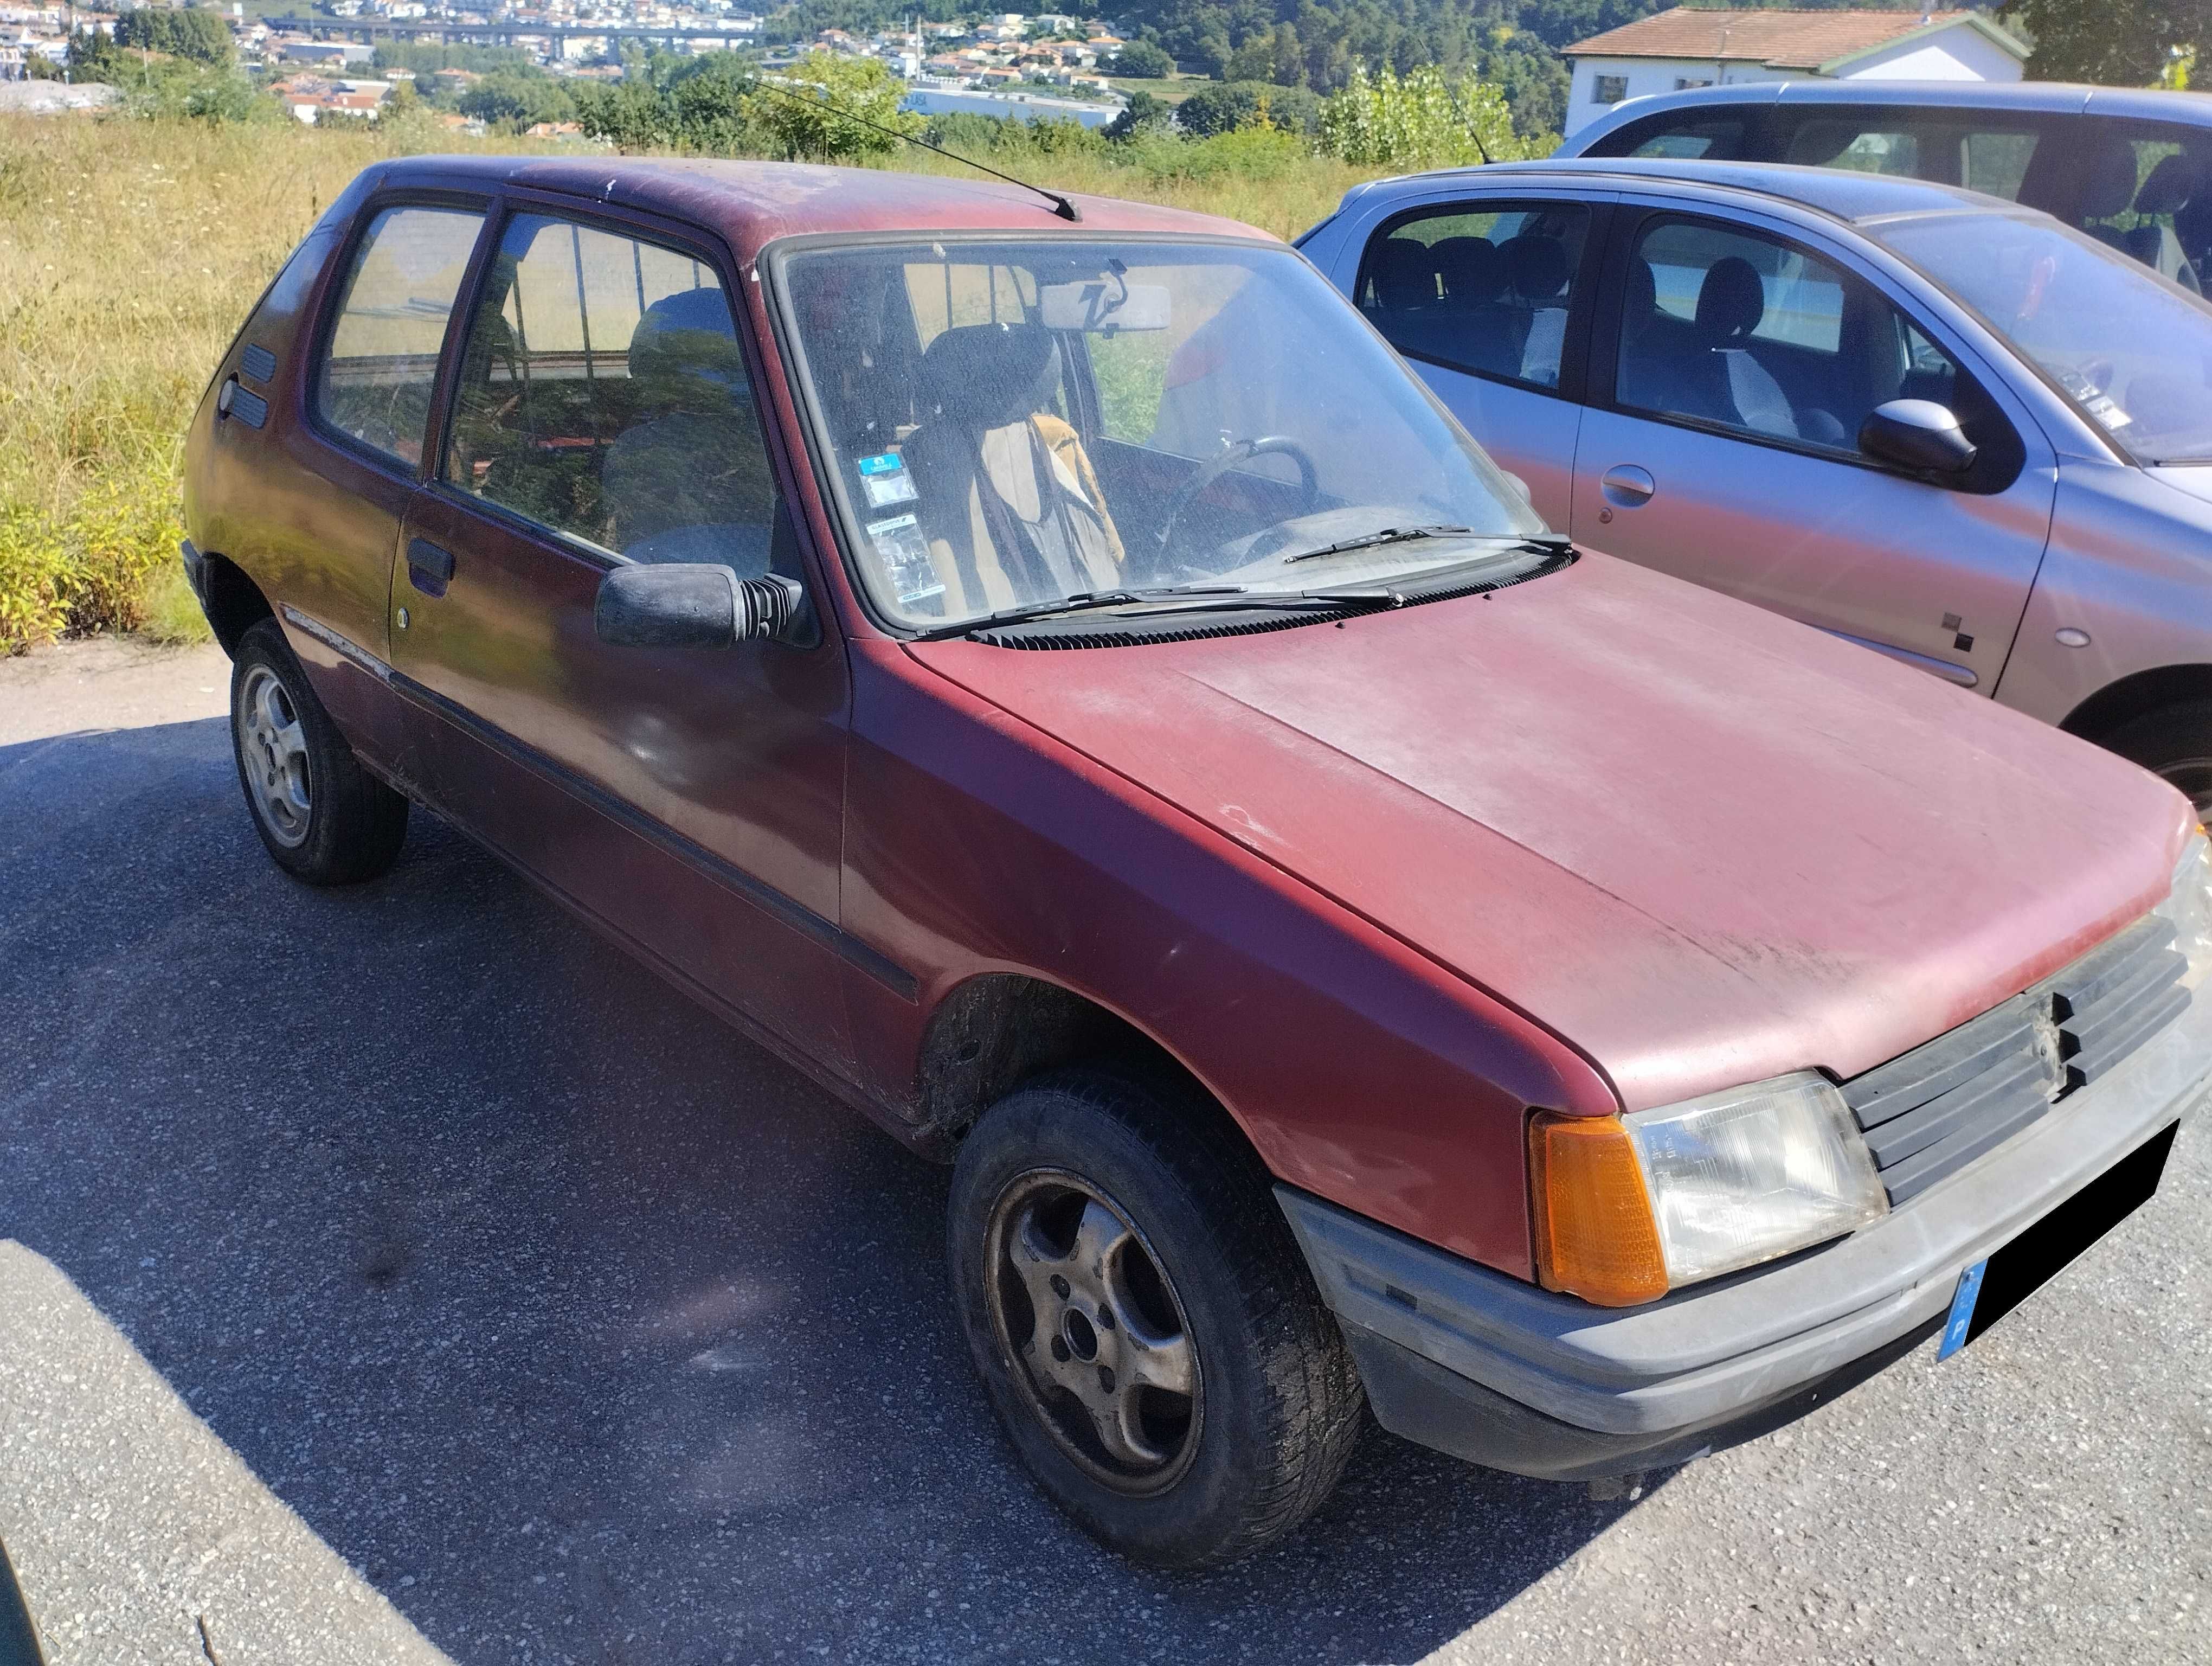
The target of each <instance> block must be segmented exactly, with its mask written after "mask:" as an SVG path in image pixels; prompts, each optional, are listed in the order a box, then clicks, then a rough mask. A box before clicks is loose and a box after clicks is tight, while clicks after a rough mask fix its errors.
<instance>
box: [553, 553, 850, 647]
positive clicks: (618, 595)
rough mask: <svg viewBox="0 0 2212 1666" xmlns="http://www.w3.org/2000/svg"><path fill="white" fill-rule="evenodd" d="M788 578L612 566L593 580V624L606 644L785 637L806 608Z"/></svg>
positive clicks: (725, 642) (703, 565) (694, 567)
mask: <svg viewBox="0 0 2212 1666" xmlns="http://www.w3.org/2000/svg"><path fill="white" fill-rule="evenodd" d="M805 600H806V592H805V589H804V588H802V587H801V586H800V585H799V581H798V580H796V579H793V578H787V577H786V576H784V575H782V574H781V573H763V575H760V576H759V577H758V578H750V579H741V578H739V577H738V575H736V574H735V573H733V572H732V571H731V570H730V569H728V568H726V567H723V566H720V565H716V564H712V563H709V562H669V563H666V564H664V565H654V566H643V567H617V568H616V569H614V570H613V571H612V572H611V573H609V574H608V575H606V577H605V578H604V579H602V580H600V581H599V598H598V599H597V601H596V602H595V603H594V604H593V605H592V626H593V627H594V629H597V631H598V632H599V640H600V641H603V642H605V644H606V645H607V646H608V647H610V648H728V647H730V646H732V644H734V643H737V642H744V641H753V640H755V639H757V638H763V637H765V638H776V639H781V638H787V637H788V636H790V635H791V634H792V629H793V624H794V623H795V622H797V621H798V620H799V618H800V617H802V615H803V613H804V612H805Z"/></svg>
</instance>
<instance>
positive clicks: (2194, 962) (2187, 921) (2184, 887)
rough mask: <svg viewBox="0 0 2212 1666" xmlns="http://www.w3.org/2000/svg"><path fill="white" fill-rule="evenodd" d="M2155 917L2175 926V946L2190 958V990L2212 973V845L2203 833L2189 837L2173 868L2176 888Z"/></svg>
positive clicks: (2200, 831)
mask: <svg viewBox="0 0 2212 1666" xmlns="http://www.w3.org/2000/svg"><path fill="white" fill-rule="evenodd" d="M2151 912H2152V913H2154V914H2155V915H2158V917H2159V918H2160V919H2161V920H2166V921H2171V922H2172V926H2173V946H2174V947H2175V948H2177V949H2179V950H2180V951H2181V952H2182V953H2183V954H2185V955H2186V956H2187V957H2188V958H2189V971H2188V974H2187V976H2185V977H2184V978H2183V980H2182V982H2185V983H2186V984H2188V986H2189V987H2190V988H2192V989H2193V988H2196V987H2197V984H2198V983H2199V982H2202V981H2203V977H2204V974H2205V973H2206V972H2207V971H2212V842H2207V841H2206V839H2205V837H2204V834H2203V830H2202V829H2199V830H2197V831H2196V832H2194V833H2192V834H2191V835H2190V836H2189V842H2188V843H2186V844H2185V845H2184V846H2182V847H2181V860H2179V861H2178V862H2176V863H2175V864H2174V865H2173V885H2172V889H2171V890H2170V891H2167V892H2166V901H2164V902H2163V903H2160V904H2159V905H2158V906H2157V907H2156V908H2155V909H2152V910H2151Z"/></svg>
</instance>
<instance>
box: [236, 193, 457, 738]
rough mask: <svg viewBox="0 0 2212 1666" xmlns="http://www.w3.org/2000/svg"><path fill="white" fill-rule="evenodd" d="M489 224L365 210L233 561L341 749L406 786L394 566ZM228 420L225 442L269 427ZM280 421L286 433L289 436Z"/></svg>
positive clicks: (453, 208)
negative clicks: (298, 409) (463, 298)
mask: <svg viewBox="0 0 2212 1666" xmlns="http://www.w3.org/2000/svg"><path fill="white" fill-rule="evenodd" d="M484 217H485V204H483V202H481V201H478V202H475V203H469V202H466V201H464V200H459V199H452V200H448V199H442V198H441V199H432V200H421V201H410V200H385V201H379V202H373V203H371V204H368V207H366V208H365V209H364V210H362V215H361V216H360V218H359V220H358V222H356V224H357V226H358V230H357V231H356V234H355V235H354V236H353V238H352V239H351V240H350V242H349V245H348V246H346V247H345V248H344V249H343V250H342V251H341V252H339V254H338V257H337V261H336V263H335V264H336V267H337V270H336V272H335V274H334V276H333V277H332V278H331V281H330V284H329V292H330V297H331V299H330V301H329V305H328V307H327V310H326V313H325V317H324V320H323V325H322V328H321V330H320V331H319V333H316V334H314V335H313V339H312V342H311V344H310V346H309V350H308V352H307V355H306V356H305V363H304V365H303V367H302V368H301V373H300V374H299V379H298V380H299V385H300V386H301V388H302V392H301V400H302V404H303V405H304V407H305V412H306V417H307V421H306V422H305V423H302V424H301V425H300V426H299V427H298V428H296V429H294V430H293V432H292V433H291V434H290V435H289V444H287V445H285V446H283V447H282V449H281V450H277V451H275V452H273V453H271V454H270V457H269V461H268V465H267V466H266V467H264V468H263V469H261V470H260V471H259V472H258V489H259V491H260V493H261V495H262V496H263V500H264V503H263V508H264V512H263V513H260V514H256V515H255V516H254V517H252V520H251V522H250V524H251V526H252V527H253V529H254V532H255V533H256V535H257V536H258V537H259V538H262V539H264V540H265V541H266V542H265V546H264V547H262V548H258V549H252V550H240V551H237V552H235V553H236V554H237V555H238V556H240V559H241V560H243V561H244V562H246V565H247V567H248V569H249V570H250V571H252V572H255V573H256V574H258V575H259V577H260V580H261V581H262V583H263V584H264V586H265V587H267V589H268V590H269V592H270V594H271V595H273V596H275V597H276V599H278V601H279V602H280V604H281V605H282V607H283V619H284V623H285V626H286V628H287V630H288V632H289V635H290V638H291V641H292V643H293V646H294V648H295V650H296V651H297V652H298V653H299V654H300V658H301V663H302V664H303V665H305V666H307V671H308V674H309V676H310V678H312V679H313V682H314V684H315V689H316V692H317V693H318V694H319V696H321V698H322V700H323V702H324V704H325V705H326V706H327V707H328V708H330V709H331V712H332V713H334V714H336V715H337V719H338V721H339V722H340V724H341V725H342V726H343V727H344V729H345V732H346V734H347V736H348V738H349V739H350V740H351V741H352V743H353V744H354V745H356V747H357V748H359V749H360V750H361V751H362V752H363V753H365V754H366V755H367V756H368V757H369V758H370V760H371V761H372V762H373V763H375V764H377V765H379V766H380V767H381V768H382V769H385V770H386V772H387V773H390V774H392V775H396V776H398V777H400V778H402V779H406V778H409V777H410V776H411V775H412V774H413V773H414V771H415V768H416V765H415V761H414V760H413V759H411V758H410V757H408V755H407V752H406V746H405V740H404V721H403V718H402V714H401V712H400V709H399V708H398V704H397V702H394V701H392V698H391V695H390V690H389V689H388V688H387V687H386V684H385V681H384V679H383V678H382V677H381V676H380V669H381V667H382V666H383V664H384V662H385V660H386V654H387V653H388V643H387V635H388V631H387V623H386V615H387V611H388V609H389V607H390V604H391V589H392V554H393V552H394V551H395V550H397V549H398V547H399V528H400V524H401V522H402V520H403V519H404V516H405V514H406V512H407V505H408V504H409V503H410V502H411V501H412V500H413V498H414V496H415V493H416V485H417V482H418V480H419V478H420V476H421V471H422V455H423V452H422V447H423V445H424V443H425V440H426V437H427V435H428V428H429V423H430V416H431V407H432V404H433V394H434V390H435V386H436V382H437V376H438V367H439V363H440V362H441V356H442V354H443V352H444V350H445V346H446V340H447V325H448V323H449V321H450V319H451V315H452V313H453V305H454V301H455V298H456V296H457V295H459V291H460V288H461V284H462V282H463V280H464V278H465V276H466V274H467V271H468V268H469V264H470V260H471V256H472V255H473V253H474V252H475V249H476V246H477V240H478V237H479V235H480V234H481V233H482V231H483V224H484ZM288 278H289V273H288ZM280 288H281V284H280ZM271 298H272V300H276V299H281V297H278V296H276V295H274V294H273V293H272V297H271ZM264 310H265V309H264ZM308 333H309V332H307V331H302V335H303V336H305V335H307V334H308ZM233 410H234V413H236V414H234V416H233V417H231V418H229V419H228V422H226V423H223V424H219V425H218V426H219V429H221V428H227V427H229V426H231V425H232V424H234V423H239V422H251V421H253V420H254V418H255V417H256V416H257V415H258V416H262V417H264V418H265V415H266V413H265V412H261V411H257V410H256V409H255V407H254V406H239V405H234V407H233ZM277 415H278V419H279V427H280V429H282V428H283V427H286V426H289V423H287V422H286V421H285V414H284V413H283V412H279V413H277Z"/></svg>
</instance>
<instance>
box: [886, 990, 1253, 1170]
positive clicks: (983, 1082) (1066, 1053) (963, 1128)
mask: <svg viewBox="0 0 2212 1666" xmlns="http://www.w3.org/2000/svg"><path fill="white" fill-rule="evenodd" d="M1081 1064H1099V1065H1105V1066H1110V1067H1115V1068H1119V1069H1121V1070H1125V1071H1128V1072H1131V1073H1136V1074H1138V1075H1140V1076H1142V1077H1143V1078H1144V1079H1147V1080H1149V1081H1152V1082H1155V1083H1158V1084H1160V1085H1164V1086H1169V1087H1170V1088H1172V1089H1173V1090H1175V1091H1177V1093H1178V1097H1188V1100H1189V1102H1190V1103H1191V1104H1194V1105H1203V1106H1207V1107H1211V1108H1212V1110H1213V1111H1214V1112H1215V1113H1216V1114H1217V1115H1218V1118H1219V1121H1220V1122H1221V1124H1222V1125H1223V1126H1224V1127H1225V1128H1229V1129H1231V1130H1232V1131H1233V1132H1234V1133H1235V1135H1236V1137H1237V1140H1238V1141H1239V1142H1240V1143H1241V1144H1243V1146H1245V1148H1246V1149H1247V1150H1249V1151H1252V1152H1253V1154H1254V1156H1255V1159H1256V1158H1258V1152H1257V1149H1256V1147H1255V1146H1254V1145H1253V1142H1252V1140H1251V1137H1250V1136H1249V1134H1246V1133H1245V1131H1244V1129H1243V1125H1242V1124H1241V1123H1240V1122H1238V1121H1237V1117H1236V1116H1235V1115H1234V1114H1233V1113H1232V1112H1231V1110H1229V1108H1228V1107H1227V1106H1226V1105H1225V1104H1222V1102H1221V1100H1220V1098H1219V1097H1218V1095H1216V1094H1215V1093H1214V1091H1212V1089H1211V1088H1209V1087H1207V1086H1206V1084H1205V1082H1204V1081H1202V1080H1201V1079H1200V1078H1199V1077H1198V1075H1197V1074H1196V1073H1195V1072H1194V1071H1193V1070H1192V1069H1191V1068H1190V1067H1188V1065H1186V1064H1185V1063H1183V1061H1182V1060H1181V1059H1180V1058H1178V1057H1177V1056H1176V1055H1175V1054H1174V1053H1173V1052H1171V1051H1170V1050H1169V1049H1168V1048H1167V1047H1166V1046H1165V1045H1164V1044H1163V1043H1160V1042H1159V1041H1158V1040H1157V1039H1155V1038H1154V1037H1152V1036H1151V1035H1150V1034H1148V1033H1147V1032H1146V1031H1145V1030H1143V1029H1142V1028H1141V1027H1139V1025H1136V1024H1133V1023H1132V1022H1131V1021H1130V1020H1129V1019H1128V1018H1125V1017H1124V1016H1123V1015H1122V1014H1121V1013H1119V1012H1115V1011H1114V1010H1113V1009H1112V1008H1111V1007H1109V1006H1105V1005H1104V1004H1103V1003H1102V1002H1099V1001H1097V1000H1093V999H1092V998H1091V997H1090V996H1088V995H1085V994H1079V993H1078V992H1076V991H1075V990H1073V989H1071V988H1067V987H1066V985H1065V984H1060V983H1054V982H1052V981H1051V980H1050V979H1048V978H1042V977H1038V976H1034V975H1032V974H1029V973H1024V972H982V973H978V974H976V975H975V976H971V977H969V978H967V979H965V980H964V981H963V982H960V983H957V984H956V985H954V986H953V988H951V989H950V990H949V991H947V992H946V994H945V997H944V998H943V999H942V1000H939V1002H938V1004H937V1006H936V1009H935V1010H934V1011H933V1012H931V1014H930V1016H929V1021H928V1024H927V1026H926V1027H925V1029H924V1031H923V1036H922V1045H921V1055H920V1058H919V1060H918V1061H917V1064H916V1067H915V1087H916V1094H917V1098H918V1101H919V1104H920V1106H921V1116H922V1125H923V1126H924V1127H926V1128H931V1129H933V1131H934V1132H935V1133H936V1134H937V1136H938V1138H937V1143H938V1144H939V1145H940V1146H941V1147H942V1149H943V1150H944V1151H945V1153H946V1154H948V1155H949V1154H950V1153H951V1151H952V1150H953V1149H955V1148H957V1146H958V1144H959V1142H960V1141H961V1140H962V1139H963V1138H964V1137H965V1135H966V1134H967V1133H968V1131H969V1129H970V1128H973V1127H974V1126H975V1121H976V1119H977V1118H978V1117H979V1116H981V1115H982V1114H983V1113H984V1112H985V1111H986V1110H989V1109H990V1107H991V1106H992V1105H993V1104H996V1103H997V1102H998V1101H999V1100H1000V1099H1001V1098H1003V1097H1006V1095H1007V1094H1008V1093H1011V1092H1012V1091H1013V1090H1014V1089H1016V1088H1018V1087H1019V1086H1020V1085H1022V1084H1023V1083H1024V1082H1026V1081H1029V1080H1031V1079H1034V1078H1036V1077H1038V1076H1041V1075H1043V1074H1045V1073H1047V1072H1048V1071H1052V1070H1057V1069H1060V1068H1062V1067H1066V1066H1070V1065H1081ZM1262 1166H1265V1165H1264V1162H1263V1164H1262Z"/></svg>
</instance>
